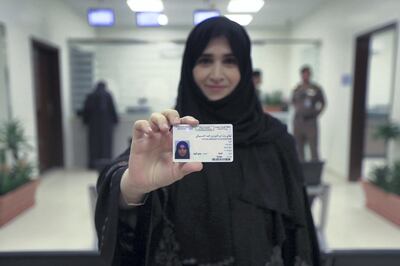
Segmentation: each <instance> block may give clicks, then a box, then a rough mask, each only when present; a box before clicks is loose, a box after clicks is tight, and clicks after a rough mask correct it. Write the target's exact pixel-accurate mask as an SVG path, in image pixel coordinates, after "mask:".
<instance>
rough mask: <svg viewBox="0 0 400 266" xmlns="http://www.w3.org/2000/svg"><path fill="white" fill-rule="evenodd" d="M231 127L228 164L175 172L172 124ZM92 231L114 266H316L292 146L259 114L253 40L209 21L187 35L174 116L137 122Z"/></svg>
mask: <svg viewBox="0 0 400 266" xmlns="http://www.w3.org/2000/svg"><path fill="white" fill-rule="evenodd" d="M199 121H200V122H201V123H224V124H226V123H231V124H233V130H234V135H233V139H234V161H233V162H232V163H204V164H202V163H199V162H191V163H173V162H172V156H173V154H172V135H171V131H170V130H169V128H170V126H171V125H176V124H190V125H192V126H196V125H197V124H198V123H199ZM97 188H98V193H99V198H98V202H97V209H96V229H97V233H98V236H99V247H100V250H101V253H102V255H103V256H104V257H105V258H106V259H107V260H108V261H109V262H110V263H111V262H112V263H113V265H151V266H153V265H171V266H175V265H239V266H242V265H243V266H247V265H254V266H258V265H260V266H261V265H262V266H264V265H269V266H272V265H285V266H286V265H299V266H300V265H301V266H305V265H319V253H318V245H317V242H316V237H315V231H314V225H313V222H312V218H311V214H310V210H309V207H308V205H307V204H306V203H305V202H306V196H305V194H304V189H303V179H302V174H301V168H300V165H299V162H298V159H297V155H296V152H295V146H294V142H293V139H292V137H291V136H290V135H289V134H288V133H287V131H286V127H285V126H284V125H282V124H281V123H280V122H279V121H277V120H276V119H274V118H272V117H271V116H269V115H265V114H264V113H263V112H262V109H261V106H260V104H259V102H258V100H257V97H256V94H255V89H254V85H253V83H252V64H251V57H250V40H249V37H248V35H247V33H246V32H245V30H244V29H243V28H242V27H241V26H240V25H238V24H236V23H234V22H232V21H230V20H228V19H226V18H224V17H218V18H211V19H208V20H206V21H204V22H202V23H200V24H199V25H197V26H196V27H195V28H194V29H193V31H192V32H191V33H190V35H189V37H188V40H187V43H186V48H185V53H184V57H183V62H182V70H181V80H180V83H179V89H178V99H177V105H176V110H167V111H164V112H163V113H154V114H153V115H152V116H151V117H150V119H149V120H148V121H145V120H141V121H137V122H136V123H135V125H134V128H133V141H132V145H131V149H130V150H127V151H126V152H125V153H124V154H123V155H121V156H120V157H119V158H118V159H117V161H116V162H115V163H114V164H113V165H111V166H110V167H109V168H108V169H106V170H105V171H103V173H102V174H101V176H100V178H99V181H98V184H97Z"/></svg>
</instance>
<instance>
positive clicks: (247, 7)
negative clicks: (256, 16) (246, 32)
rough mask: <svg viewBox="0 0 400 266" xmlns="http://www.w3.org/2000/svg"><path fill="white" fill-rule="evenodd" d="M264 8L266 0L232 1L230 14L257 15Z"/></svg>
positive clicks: (229, 6) (229, 8)
mask: <svg viewBox="0 0 400 266" xmlns="http://www.w3.org/2000/svg"><path fill="white" fill-rule="evenodd" d="M263 6H264V0H231V1H230V2H229V4H228V12H231V13H256V12H258V11H260V9H261V8H262V7H263Z"/></svg>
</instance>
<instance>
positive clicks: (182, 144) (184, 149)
mask: <svg viewBox="0 0 400 266" xmlns="http://www.w3.org/2000/svg"><path fill="white" fill-rule="evenodd" d="M175 159H190V150H189V144H188V143H187V142H186V141H183V140H181V141H179V142H178V143H176V147H175Z"/></svg>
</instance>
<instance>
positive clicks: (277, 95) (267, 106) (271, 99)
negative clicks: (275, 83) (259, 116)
mask: <svg viewBox="0 0 400 266" xmlns="http://www.w3.org/2000/svg"><path fill="white" fill-rule="evenodd" d="M263 105H264V106H263V109H264V111H265V112H281V111H286V109H287V104H286V102H285V101H284V99H283V95H282V92H281V91H273V92H271V93H266V94H265V96H264V101H263Z"/></svg>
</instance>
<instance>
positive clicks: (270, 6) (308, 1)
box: [63, 0, 327, 27]
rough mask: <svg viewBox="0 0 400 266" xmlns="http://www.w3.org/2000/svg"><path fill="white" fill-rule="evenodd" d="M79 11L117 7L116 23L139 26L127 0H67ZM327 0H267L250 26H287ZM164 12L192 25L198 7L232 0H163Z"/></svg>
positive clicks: (182, 24) (174, 20)
mask: <svg viewBox="0 0 400 266" xmlns="http://www.w3.org/2000/svg"><path fill="white" fill-rule="evenodd" d="M63 1H64V2H65V3H66V4H67V5H68V6H70V7H71V8H72V9H73V10H74V11H75V12H77V13H78V14H79V15H80V16H82V17H84V18H85V19H86V10H87V9H88V8H89V7H92V8H93V7H103V8H104V7H108V8H113V9H114V11H115V15H116V27H132V26H135V17H134V15H133V12H132V11H130V9H129V8H128V6H127V4H126V1H125V0H63ZM326 1H327V0H265V4H264V6H263V8H262V9H261V10H260V11H259V12H258V13H257V14H255V15H254V16H253V17H254V18H253V21H252V22H251V23H250V25H249V27H287V26H290V25H291V24H293V23H295V22H296V21H298V20H299V19H302V18H303V17H305V16H307V15H309V14H311V13H312V12H313V11H314V10H316V9H317V8H318V7H319V6H320V5H321V4H323V3H324V2H326ZM163 2H164V13H165V14H166V15H167V16H168V19H169V23H168V26H169V27H171V26H172V27H188V26H191V25H192V23H193V18H192V13H193V10H195V9H207V8H213V7H214V8H217V9H219V10H221V11H222V14H226V13H227V9H226V8H227V6H228V3H229V0H163Z"/></svg>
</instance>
